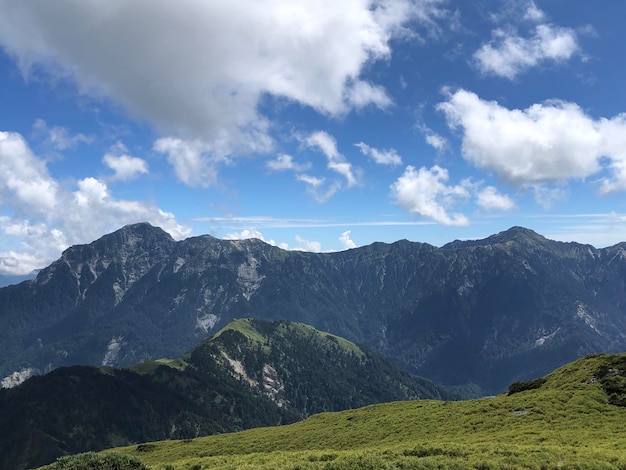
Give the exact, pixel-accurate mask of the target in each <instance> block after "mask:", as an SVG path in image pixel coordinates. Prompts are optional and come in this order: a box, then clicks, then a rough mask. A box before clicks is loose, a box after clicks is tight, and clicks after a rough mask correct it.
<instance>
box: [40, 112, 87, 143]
mask: <svg viewBox="0 0 626 470" xmlns="http://www.w3.org/2000/svg"><path fill="white" fill-rule="evenodd" d="M33 128H34V129H35V133H36V134H37V135H38V136H40V137H42V138H43V139H44V143H45V144H46V145H49V146H50V147H52V148H53V149H55V150H67V149H69V148H73V147H76V145H78V144H80V143H83V144H90V143H91V142H93V137H90V136H88V135H85V134H80V133H78V134H72V133H71V132H70V130H69V129H67V128H66V127H61V126H52V127H48V124H47V123H46V121H44V120H43V119H37V120H36V121H35V124H34V126H33Z"/></svg>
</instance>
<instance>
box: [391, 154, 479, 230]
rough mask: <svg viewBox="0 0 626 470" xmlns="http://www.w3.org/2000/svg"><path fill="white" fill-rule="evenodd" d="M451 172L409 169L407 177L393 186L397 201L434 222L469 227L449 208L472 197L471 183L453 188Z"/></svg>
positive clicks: (465, 221) (403, 176)
mask: <svg viewBox="0 0 626 470" xmlns="http://www.w3.org/2000/svg"><path fill="white" fill-rule="evenodd" d="M448 179H449V176H448V170H446V169H445V168H441V167H439V166H437V165H435V166H433V167H432V168H430V169H428V168H425V167H422V168H420V169H419V170H416V169H415V168H414V167H413V166H407V167H406V169H405V171H404V174H403V175H402V176H400V177H399V178H398V179H397V180H396V181H395V182H394V183H393V184H392V185H391V195H392V197H393V199H394V200H395V202H396V203H397V204H398V205H400V206H401V207H403V208H404V209H405V210H407V211H408V212H410V213H414V214H418V215H421V216H423V217H428V218H431V219H433V220H434V221H435V222H439V223H441V224H444V225H467V224H468V223H469V220H468V218H467V217H466V216H464V215H463V214H460V213H452V214H451V213H449V212H448V207H450V206H451V205H453V204H454V203H456V202H458V201H462V200H465V199H467V198H468V197H469V196H470V192H469V190H468V183H467V182H465V183H464V184H463V183H462V184H460V185H454V186H450V185H448V184H447V181H448Z"/></svg>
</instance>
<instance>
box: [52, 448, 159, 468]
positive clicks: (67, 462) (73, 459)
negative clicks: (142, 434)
mask: <svg viewBox="0 0 626 470" xmlns="http://www.w3.org/2000/svg"><path fill="white" fill-rule="evenodd" d="M44 468H45V469H46V470H148V467H146V466H145V465H144V464H143V463H141V460H139V459H137V458H136V457H130V456H128V455H124V454H118V453H115V452H107V453H104V454H96V453H95V452H87V453H84V454H77V455H67V456H65V457H61V458H59V459H58V460H57V461H56V462H54V463H53V464H51V465H48V466H47V467H44Z"/></svg>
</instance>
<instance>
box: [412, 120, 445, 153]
mask: <svg viewBox="0 0 626 470" xmlns="http://www.w3.org/2000/svg"><path fill="white" fill-rule="evenodd" d="M417 128H418V129H419V130H420V131H421V132H422V134H424V139H425V140H426V143H427V144H428V145H430V146H431V147H433V148H434V149H435V150H437V151H438V152H443V151H444V150H445V149H446V148H447V147H448V141H447V140H446V138H445V137H443V136H441V135H439V134H437V133H436V132H435V131H433V130H432V129H431V128H430V127H428V126H426V125H424V124H421V125H418V126H417Z"/></svg>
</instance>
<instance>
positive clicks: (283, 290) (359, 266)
mask: <svg viewBox="0 0 626 470" xmlns="http://www.w3.org/2000/svg"><path fill="white" fill-rule="evenodd" d="M129 241H130V242H129ZM625 247H626V245H622V244H618V245H615V246H613V247H609V248H603V249H596V248H593V247H591V246H589V245H581V244H577V243H563V242H555V241H551V240H548V239H546V238H544V237H542V236H540V235H538V234H536V233H535V232H532V231H530V230H528V229H523V228H519V227H514V228H512V229H510V230H509V231H505V232H502V233H500V234H496V235H494V236H492V237H488V238H486V239H484V240H482V241H466V242H458V241H457V242H452V243H451V244H448V245H444V247H442V248H438V247H435V246H432V245H429V244H425V243H419V242H409V241H402V240H400V241H397V242H395V243H392V244H386V243H374V244H372V245H368V246H364V247H359V248H355V249H352V250H348V251H341V252H335V253H319V254H318V253H308V252H289V251H285V250H282V249H280V248H278V247H275V246H271V245H268V244H265V243H264V242H262V241H259V240H254V241H249V240H233V241H229V240H219V239H216V238H213V237H211V236H209V235H204V236H198V237H193V238H189V239H187V240H182V241H174V240H172V239H171V237H169V235H167V234H165V232H163V231H162V230H161V229H158V228H154V227H152V226H150V225H148V224H135V225H131V226H127V227H124V228H122V229H120V230H119V231H116V232H113V234H109V235H106V236H104V237H102V238H101V239H99V240H98V241H97V242H94V243H92V244H89V245H81V246H80V247H72V248H69V249H68V250H66V251H65V252H64V255H63V256H62V257H61V258H60V259H59V260H57V261H56V262H55V263H53V264H52V265H51V266H49V267H48V268H45V269H44V270H42V271H41V272H40V273H39V275H38V277H37V278H36V279H35V280H33V281H26V282H25V283H22V284H19V285H16V286H9V287H6V288H3V289H0V326H1V327H2V328H0V377H5V378H7V377H9V376H10V375H11V374H18V375H19V377H23V376H26V375H28V372H26V371H29V370H39V371H41V372H44V371H46V370H50V369H51V368H54V367H58V366H62V365H70V364H77V363H82V364H94V365H100V364H102V363H103V362H106V363H107V364H111V365H131V364H133V363H136V362H140V361H142V360H147V359H154V358H158V357H176V356H178V355H180V354H182V353H183V352H184V351H185V350H186V349H190V348H191V347H193V345H194V344H196V343H197V342H198V341H200V340H201V339H202V338H204V337H206V336H208V335H210V334H211V333H212V332H214V331H217V330H219V329H220V328H222V327H223V326H224V325H226V324H227V323H229V322H230V321H231V320H233V319H235V318H242V317H256V318H261V319H266V320H290V321H297V322H301V323H304V324H308V325H312V326H314V327H315V328H317V329H319V330H322V331H327V332H330V333H333V334H336V335H338V336H341V337H345V338H347V339H349V340H351V341H353V342H356V343H359V344H363V345H366V346H368V347H370V348H372V349H373V350H375V351H377V352H378V353H380V354H382V355H383V356H384V357H386V358H388V359H389V360H391V361H392V362H393V363H395V364H398V365H401V366H402V367H404V368H405V369H406V370H409V371H411V372H413V373H416V374H418V375H422V376H426V377H429V378H431V379H433V380H435V381H437V382H440V383H443V384H445V385H448V386H461V387H469V388H470V389H472V388H473V389H475V390H476V392H475V393H477V394H493V393H496V392H498V391H501V390H503V389H504V388H505V387H506V386H507V384H508V383H511V382H514V381H516V380H524V379H527V378H529V377H532V376H537V375H541V374H542V373H544V372H547V370H550V369H554V368H555V367H558V366H559V365H561V364H563V363H565V362H567V361H568V360H573V359H574V358H575V357H578V356H580V355H582V354H586V353H597V352H616V351H619V350H623V349H626V316H625V315H624V312H625V311H626V248H625ZM107 250H108V251H107ZM20 374H21V375H20ZM16 381H18V380H15V381H13V382H16ZM6 382H11V381H10V380H9V379H6Z"/></svg>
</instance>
